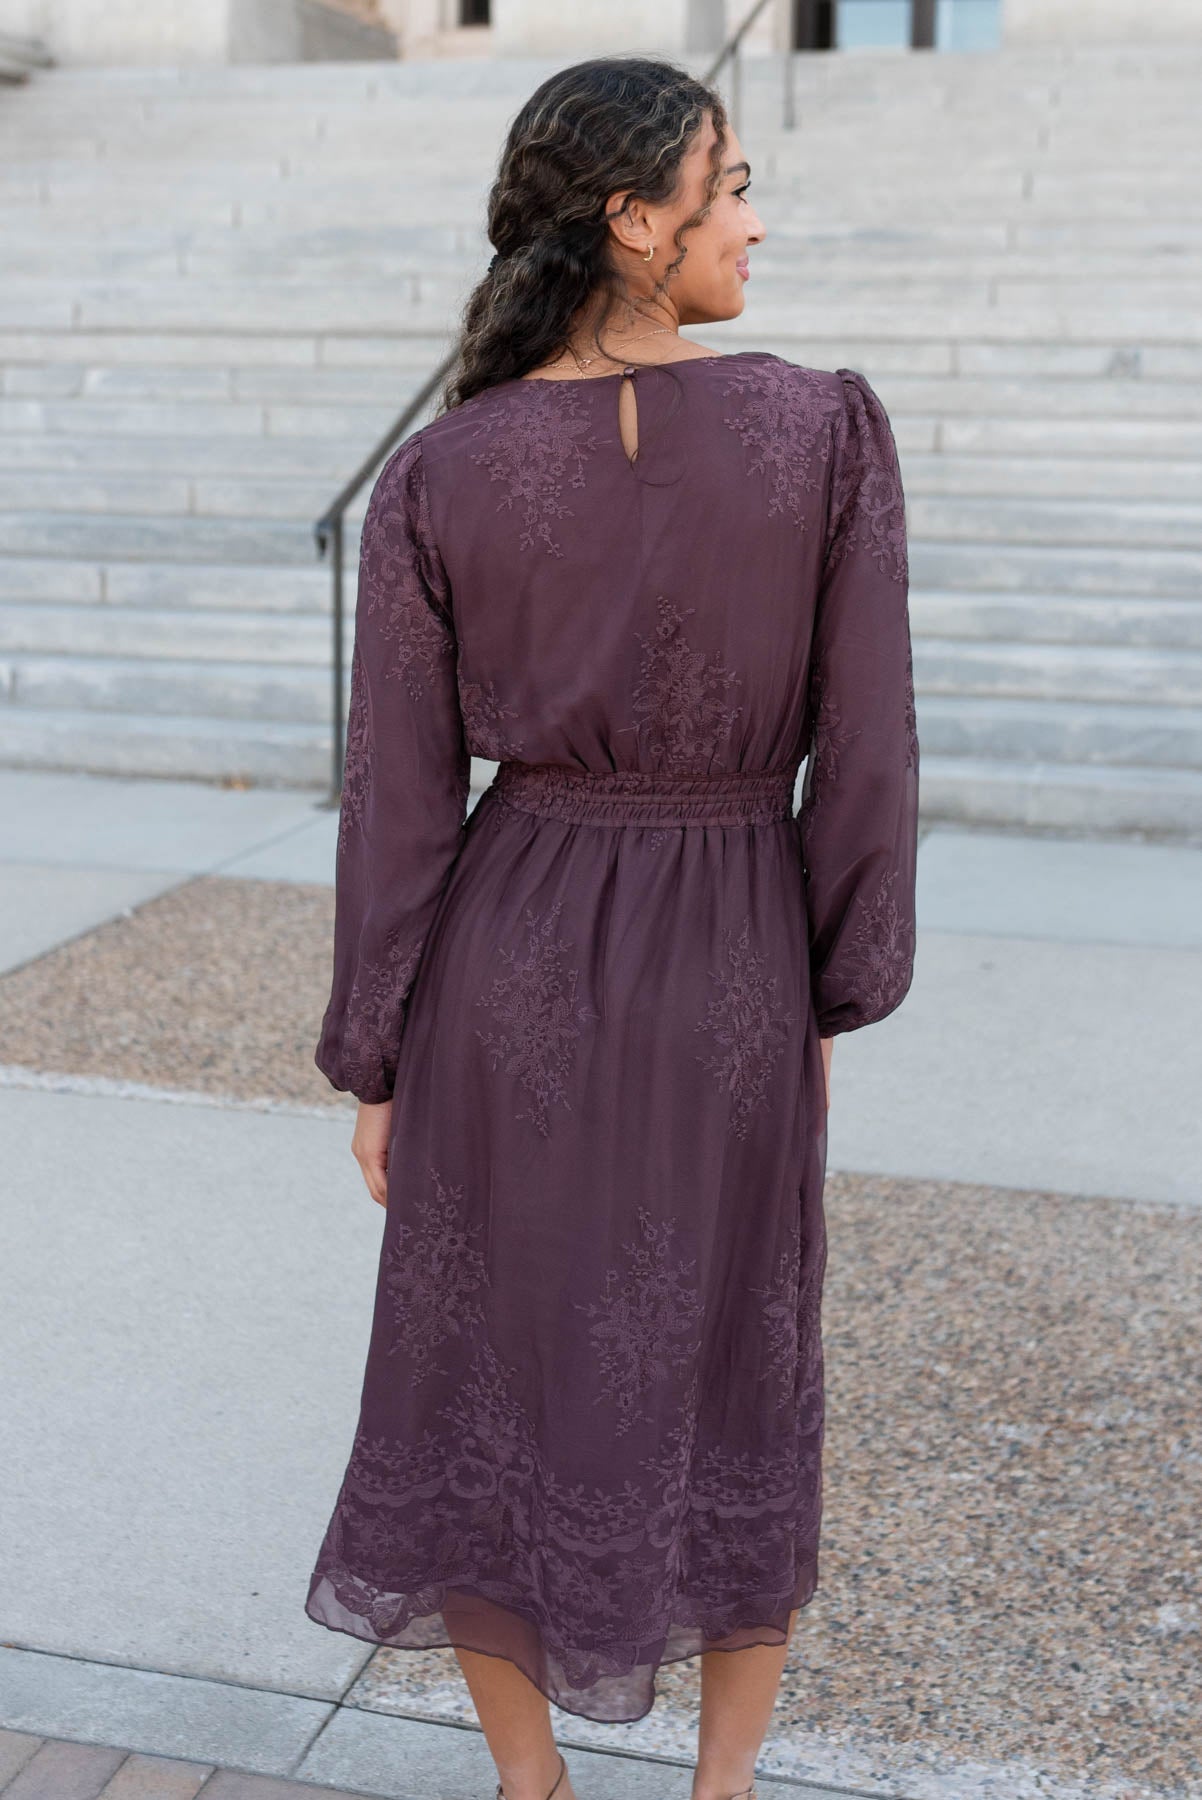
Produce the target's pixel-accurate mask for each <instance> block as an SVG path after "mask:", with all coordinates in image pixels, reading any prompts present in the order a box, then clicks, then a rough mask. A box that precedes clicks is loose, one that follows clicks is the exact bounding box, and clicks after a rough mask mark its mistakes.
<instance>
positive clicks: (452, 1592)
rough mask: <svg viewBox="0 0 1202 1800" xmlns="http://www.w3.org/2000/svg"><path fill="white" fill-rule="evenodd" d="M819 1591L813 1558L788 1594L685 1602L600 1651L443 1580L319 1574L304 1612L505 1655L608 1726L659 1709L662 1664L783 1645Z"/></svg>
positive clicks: (583, 1714) (361, 1628) (384, 1639)
mask: <svg viewBox="0 0 1202 1800" xmlns="http://www.w3.org/2000/svg"><path fill="white" fill-rule="evenodd" d="M339 1588H344V1591H347V1592H348V1594H349V1591H350V1590H352V1589H353V1590H355V1591H356V1592H357V1595H358V1598H359V1602H360V1604H359V1606H358V1607H357V1606H355V1605H352V1604H348V1603H347V1601H346V1600H343V1599H340V1598H339ZM817 1589H818V1558H817V1557H816V1556H815V1557H813V1558H811V1559H810V1560H808V1561H806V1562H805V1563H804V1564H803V1566H802V1568H801V1569H800V1571H799V1573H798V1577H797V1581H796V1583H795V1584H794V1587H793V1590H792V1592H791V1593H790V1594H789V1595H787V1596H785V1597H780V1596H765V1595H759V1596H756V1597H755V1598H753V1599H750V1600H747V1601H744V1602H741V1603H740V1604H738V1605H730V1606H727V1607H726V1608H724V1609H722V1611H723V1612H724V1614H725V1617H722V1616H719V1617H715V1616H713V1614H712V1613H711V1614H709V1616H706V1617H702V1616H690V1615H702V1614H703V1613H705V1611H706V1609H705V1608H703V1607H702V1606H700V1605H690V1603H689V1601H688V1600H687V1598H680V1599H678V1600H677V1602H676V1605H675V1606H674V1608H673V1616H672V1617H671V1618H670V1619H668V1620H667V1621H665V1622H664V1624H663V1625H662V1627H660V1628H657V1631H656V1633H655V1635H654V1636H652V1637H651V1638H649V1639H648V1640H647V1641H645V1642H643V1643H639V1644H633V1643H629V1642H627V1643H620V1644H612V1645H610V1646H607V1647H604V1648H601V1649H598V1648H597V1647H596V1646H595V1645H593V1646H589V1647H588V1648H580V1649H577V1648H574V1647H573V1646H570V1645H566V1644H552V1643H551V1642H550V1641H549V1640H548V1639H547V1638H546V1636H545V1635H544V1633H543V1631H542V1630H541V1629H540V1627H539V1625H538V1624H537V1623H536V1622H535V1621H534V1620H533V1619H530V1618H527V1617H526V1616H525V1615H523V1614H522V1613H520V1612H518V1611H517V1610H516V1609H515V1608H513V1607H512V1606H506V1605H504V1604H502V1603H500V1602H498V1601H496V1600H493V1599H491V1598H489V1597H488V1596H487V1595H485V1594H482V1593H480V1592H479V1591H477V1590H473V1589H472V1588H471V1587H469V1586H466V1585H461V1586H459V1587H456V1588H454V1589H452V1588H451V1587H450V1585H449V1584H447V1583H440V1584H438V1585H437V1586H432V1587H430V1588H428V1589H426V1590H425V1591H424V1592H421V1593H414V1594H409V1595H405V1594H393V1593H389V1592H386V1591H385V1590H384V1589H381V1588H376V1587H373V1586H371V1585H370V1584H369V1583H366V1582H364V1581H363V1580H361V1579H360V1578H359V1577H356V1576H349V1575H348V1576H346V1577H345V1578H344V1579H343V1578H340V1579H339V1580H337V1581H336V1580H335V1579H334V1578H333V1577H332V1576H331V1574H330V1573H329V1572H328V1571H326V1572H315V1573H314V1575H313V1577H312V1580H311V1582H310V1585H309V1594H308V1598H307V1600H306V1602H305V1612H306V1614H307V1615H308V1617H309V1618H310V1619H312V1620H313V1621H314V1623H315V1624H318V1625H324V1626H325V1627H326V1628H327V1629H328V1630H330V1631H341V1632H344V1633H346V1634H347V1635H348V1636H349V1637H355V1638H359V1639H361V1640H362V1641H364V1642H366V1643H371V1644H379V1645H381V1646H383V1647H385V1648H387V1649H391V1650H443V1649H451V1648H458V1649H463V1650H474V1651H477V1652H478V1653H479V1654H481V1655H484V1656H498V1657H501V1658H503V1659H504V1660H505V1661H507V1662H512V1663H514V1664H515V1665H516V1666H517V1667H518V1668H519V1669H520V1670H521V1671H522V1673H523V1674H524V1675H525V1676H526V1677H527V1679H528V1680H529V1681H531V1682H533V1684H534V1686H535V1687H537V1688H538V1689H539V1691H540V1692H541V1693H542V1694H543V1695H544V1696H545V1698H546V1699H547V1700H549V1701H550V1702H551V1704H552V1705H553V1706H557V1707H558V1708H559V1709H560V1711H561V1712H566V1713H571V1714H572V1715H573V1716H575V1717H576V1718H581V1719H591V1720H593V1721H595V1722H596V1723H599V1724H603V1725H632V1724H635V1723H637V1722H638V1720H640V1719H645V1718H646V1717H647V1715H648V1713H649V1712H650V1711H651V1709H652V1707H653V1706H654V1705H655V1700H656V1695H657V1689H656V1685H655V1672H656V1670H657V1669H658V1668H661V1667H663V1666H664V1665H665V1664H667V1663H676V1662H687V1661H690V1660H691V1659H692V1658H693V1657H696V1656H700V1655H702V1654H703V1653H707V1652H709V1651H710V1650H724V1651H731V1650H744V1649H751V1648H752V1647H754V1646H755V1645H757V1644H761V1645H762V1644H774V1645H780V1644H783V1643H784V1642H785V1638H786V1635H787V1629H788V1621H789V1616H790V1614H791V1613H793V1612H794V1611H795V1610H797V1609H799V1608H803V1607H805V1606H808V1605H809V1603H810V1601H811V1600H812V1599H813V1598H814V1595H815V1594H816V1592H817ZM448 1602H453V1604H448ZM423 1607H424V1608H425V1610H424V1611H419V1610H415V1608H423ZM367 1609H370V1611H369V1610H367ZM389 1618H393V1619H398V1618H399V1619H402V1620H404V1623H402V1624H398V1625H396V1626H395V1627H391V1626H389V1625H388V1624H386V1623H385V1621H386V1620H387V1619H389ZM377 1620H378V1621H379V1623H376V1622H373V1621H377Z"/></svg>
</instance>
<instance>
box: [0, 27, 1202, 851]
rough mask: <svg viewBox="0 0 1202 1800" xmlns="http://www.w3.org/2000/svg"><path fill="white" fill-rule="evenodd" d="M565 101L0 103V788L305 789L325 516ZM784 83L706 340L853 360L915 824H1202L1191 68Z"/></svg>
mask: <svg viewBox="0 0 1202 1800" xmlns="http://www.w3.org/2000/svg"><path fill="white" fill-rule="evenodd" d="M549 67H550V65H545V64H535V63H531V62H525V61H520V60H517V59H508V58H506V59H500V60H498V61H496V62H491V61H489V62H477V61H475V60H473V59H468V58H462V57H457V58H455V59H454V60H451V61H433V62H428V63H416V62H411V63H400V64H395V65H392V64H381V63H373V64H362V65H353V64H345V63H342V64H327V65H318V64H305V65H299V66H293V67H273V68H266V67H263V68H253V67H248V66H243V67H236V68H232V69H220V68H207V69H201V68H195V69H188V70H178V69H177V70H153V69H128V70H104V71H87V70H80V69H63V70H53V71H51V72H49V73H47V74H46V75H44V76H42V77H41V78H40V79H39V81H38V82H37V83H36V84H34V85H33V86H31V87H29V88H22V89H19V90H14V91H13V92H12V93H11V94H9V95H7V96H6V98H5V104H4V106H3V107H0V227H2V228H3V231H4V238H5V254H6V281H5V284H4V287H3V289H2V290H0V763H14V764H26V765H30V766H47V767H56V768H64V767H79V768H87V769H97V770H105V769H111V770H115V771H118V772H122V773H127V772H133V771H135V770H138V771H144V772H148V773H161V774H165V775H180V774H186V775H192V776H196V777H199V778H206V779H222V780H249V781H264V782H285V783H288V782H300V783H304V784H313V785H324V784H325V782H326V780H327V778H328V765H329V731H328V723H327V717H328V705H329V673H328V665H329V621H328V605H329V571H328V568H327V567H326V566H324V565H323V564H320V563H319V562H318V561H317V559H316V554H315V546H314V541H313V537H312V531H311V521H312V519H313V518H314V517H315V516H316V514H317V513H318V512H320V511H321V510H322V509H323V508H324V506H325V505H326V503H327V502H328V500H329V499H330V497H331V496H332V494H333V493H334V492H335V491H336V490H337V488H338V487H339V486H340V485H341V483H342V481H343V480H344V479H345V477H346V475H347V474H348V473H349V472H350V471H351V470H352V469H353V468H354V467H355V466H356V465H357V464H358V462H359V460H360V459H361V457H362V456H363V454H364V453H365V452H366V450H367V449H368V447H369V446H370V444H371V443H372V442H373V441H374V440H375V439H376V438H377V436H378V435H379V434H380V433H381V432H382V431H383V430H384V429H386V427H387V426H388V425H389V424H390V423H391V422H392V420H393V418H394V417H395V416H396V414H397V413H398V412H399V411H400V410H401V408H402V406H403V405H404V404H405V403H406V401H407V399H408V398H409V396H410V395H412V394H413V393H414V392H416V390H417V388H418V387H419V386H420V384H421V382H422V381H423V380H424V378H425V376H426V373H427V371H428V370H429V369H430V368H431V367H432V366H433V364H434V363H435V362H436V361H437V360H438V359H439V358H440V357H441V355H442V354H443V353H444V351H445V350H446V349H447V348H449V344H450V339H449V336H448V333H449V329H450V327H451V325H452V323H453V321H454V319H455V317H456V316H457V314H458V311H459V307H460V306H461V304H462V301H463V298H464V296H465V293H466V291H467V288H468V286H469V285H470V282H471V281H472V280H473V279H474V278H475V275H476V274H477V273H478V271H479V269H480V268H481V267H482V266H483V262H484V260H485V255H486V251H485V247H484V245H483V243H482V241H481V238H480V232H479V220H480V216H481V210H482V198H483V193H484V191H485V188H486V185H487V181H488V179H489V176H490V174H491V170H492V166H493V163H494V161H495V155H496V149H497V145H498V143H499V141H500V139H501V137H502V135H503V131H504V128H505V125H506V124H507V122H508V119H509V117H510V116H511V115H512V111H513V109H514V106H515V104H516V103H517V102H518V101H520V99H521V98H524V97H525V95H526V93H528V92H529V90H530V88H531V87H532V86H533V85H534V83H535V82H536V81H537V80H538V79H540V78H541V76H542V75H543V74H544V73H545V72H546V71H547V69H548V68H549ZM796 69H797V95H798V110H799V117H800V120H801V124H800V128H799V129H798V130H797V131H796V132H794V133H785V132H782V131H780V130H779V129H778V128H777V119H778V116H779V106H778V86H779V65H778V64H777V63H775V61H773V62H772V63H771V64H769V63H763V64H757V63H756V62H754V61H753V62H752V63H751V64H750V65H749V67H748V71H747V77H746V87H745V95H746V108H747V110H746V113H745V118H744V126H743V134H744V136H745V138H747V140H748V142H749V143H751V144H752V146H753V147H752V149H751V151H750V153H751V154H752V156H753V158H754V160H755V163H756V198H757V203H758V204H759V206H760V210H761V211H762V213H763V214H764V216H765V218H766V220H767V222H768V225H769V230H770V237H769V240H768V241H767V242H766V243H765V245H764V246H763V248H762V249H761V250H759V251H758V252H757V255H756V258H755V262H754V271H755V273H754V283H753V287H752V289H751V290H750V292H749V297H748V299H749V304H748V311H747V313H746V315H745V316H744V319H743V320H741V321H739V322H738V325H737V328H736V329H732V328H730V327H721V326H719V327H713V328H710V329H708V330H704V331H702V330H698V331H697V332H696V333H692V332H690V335H696V336H697V337H698V338H699V339H700V340H701V341H710V342H714V343H716V344H720V345H721V347H723V348H727V349H743V348H766V349H775V350H779V351H780V352H781V353H782V354H784V355H787V356H791V357H793V358H795V359H796V360H798V361H802V362H809V363H812V364H815V365H817V366H819V367H825V368H834V367H836V366H838V365H850V366H852V367H858V368H862V369H863V370H864V371H865V373H867V374H868V376H869V378H870V379H871V380H872V381H873V384H874V386H876V388H877V389H878V391H879V392H880V394H881V396H882V398H883V399H884V401H885V403H886V405H887V406H888V408H889V411H890V415H891V417H892V420H893V423H894V427H895V431H896V433H897V437H898V442H899V445H900V447H901V451H902V457H903V464H904V473H905V478H906V497H907V508H908V516H909V524H910V536H911V577H912V621H913V631H914V666H915V678H916V685H917V705H918V719H919V735H920V739H921V742H922V746H923V800H924V806H925V808H926V810H927V813H928V814H929V816H932V817H935V816H944V817H951V818H958V819H980V820H983V821H988V822H990V823H997V822H1007V821H1009V822H1013V823H1021V824H1024V825H1028V826H1043V825H1047V826H1049V827H1051V826H1059V827H1079V828H1081V829H1086V830H1106V829H1113V830H1121V831H1145V832H1151V833H1156V834H1161V833H1164V834H1171V833H1180V832H1190V833H1197V832H1202V605H1200V604H1199V602H1200V601H1202V304H1200V302H1202V206H1200V205H1199V202H1198V198H1197V192H1196V184H1195V183H1194V181H1193V177H1192V163H1193V161H1194V160H1196V147H1197V124H1196V101H1195V95H1196V91H1197V86H1198V81H1199V78H1200V77H1202V54H1198V53H1195V52H1190V51H1181V50H1179V49H1176V48H1172V49H1168V50H1159V51H1158V50H1154V49H1149V50H1132V49H1130V48H1127V49H1124V50H1121V51H1112V52H1108V51H1102V50H1093V51H1072V50H1065V49H1060V50H1052V51H1036V50H1026V51H1004V52H997V53H988V54H983V53H982V54H972V55H968V54H965V55H959V56H951V55H947V56H935V57H932V56H928V57H910V56H904V55H895V54H892V53H880V54H878V53H870V52H857V53H855V54H854V55H850V54H849V55H846V56H825V57H824V56H815V57H807V58H799V59H798V60H797V65H796ZM748 121H751V123H748ZM748 134H750V135H748ZM882 141H883V142H887V143H888V144H889V146H890V153H889V156H888V158H887V159H881V158H879V157H877V156H876V155H875V154H874V153H873V152H872V149H871V147H872V146H873V145H876V144H879V143H880V142H882ZM402 156H403V157H404V158H405V159H406V166H407V170H408V174H407V178H406V180H405V181H404V182H399V181H397V182H388V183H384V184H381V183H379V182H372V181H367V180H365V179H364V171H365V169H370V168H372V167H377V166H384V165H387V164H388V162H389V160H390V159H399V158H400V157H402ZM815 168H820V169H821V170H822V171H823V178H822V181H821V183H815V181H814V179H813V171H814V169H815ZM432 199H433V202H434V204H432ZM365 500H366V495H362V496H360V499H359V501H358V502H357V504H356V506H355V508H354V509H353V510H352V512H351V514H350V515H349V516H348V536H347V545H346V559H347V573H348V595H349V596H351V597H352V600H353V574H354V562H355V542H354V540H355V536H356V532H357V528H358V522H359V520H360V519H361V516H362V508H363V505H364V504H365ZM486 770H487V765H485V766H484V770H483V771H481V773H484V772H485V771H486Z"/></svg>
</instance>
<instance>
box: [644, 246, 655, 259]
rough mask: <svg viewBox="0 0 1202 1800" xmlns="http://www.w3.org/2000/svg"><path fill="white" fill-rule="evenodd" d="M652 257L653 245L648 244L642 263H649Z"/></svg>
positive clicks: (653, 253) (653, 252)
mask: <svg viewBox="0 0 1202 1800" xmlns="http://www.w3.org/2000/svg"><path fill="white" fill-rule="evenodd" d="M654 255H655V245H654V244H648V245H647V254H646V256H645V257H644V258H643V261H644V262H650V261H651V258H652V257H653V256H654Z"/></svg>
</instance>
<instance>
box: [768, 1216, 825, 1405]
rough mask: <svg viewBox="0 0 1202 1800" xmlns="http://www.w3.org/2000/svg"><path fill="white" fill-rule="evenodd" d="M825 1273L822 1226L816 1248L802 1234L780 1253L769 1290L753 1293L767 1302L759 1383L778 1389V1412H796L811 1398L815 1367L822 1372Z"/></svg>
mask: <svg viewBox="0 0 1202 1800" xmlns="http://www.w3.org/2000/svg"><path fill="white" fill-rule="evenodd" d="M825 1268H826V1233H825V1227H824V1225H821V1224H820V1226H819V1240H818V1242H817V1244H813V1243H808V1242H807V1238H806V1234H805V1231H804V1229H799V1230H798V1232H797V1234H796V1235H795V1236H792V1237H791V1239H790V1241H789V1243H787V1244H786V1245H785V1247H784V1249H783V1250H782V1251H781V1252H780V1255H779V1256H778V1258H777V1263H776V1268H775V1270H774V1272H773V1276H772V1279H771V1281H770V1282H769V1283H768V1285H767V1286H766V1287H756V1288H752V1289H751V1292H752V1293H753V1294H755V1295H756V1297H757V1298H758V1299H760V1300H761V1301H762V1302H763V1306H762V1308H761V1311H760V1319H759V1323H760V1326H761V1328H762V1332H763V1337H762V1342H761V1350H762V1354H763V1357H764V1367H763V1368H762V1369H761V1370H760V1374H759V1377H758V1379H759V1382H760V1383H761V1384H762V1383H765V1382H766V1383H769V1384H770V1385H771V1386H772V1387H773V1389H774V1391H775V1395H776V1401H775V1404H776V1407H777V1410H778V1411H779V1410H780V1409H781V1408H782V1407H785V1406H788V1407H790V1408H795V1407H796V1404H797V1399H798V1396H799V1393H806V1392H811V1390H812V1381H813V1371H814V1367H815V1364H817V1365H818V1367H819V1372H821V1358H822V1322H821V1321H822V1286H823V1276H824V1272H825ZM811 1397H812V1396H811ZM819 1397H820V1396H819Z"/></svg>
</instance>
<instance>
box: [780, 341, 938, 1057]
mask: <svg viewBox="0 0 1202 1800" xmlns="http://www.w3.org/2000/svg"><path fill="white" fill-rule="evenodd" d="M836 373H837V374H838V375H839V377H840V378H841V380H842V383H843V406H842V409H841V410H840V411H839V412H838V413H837V414H836V416H835V419H834V424H833V434H832V444H831V475H830V489H829V503H828V511H827V531H826V545H825V555H824V565H823V574H822V580H821V584H820V588H819V593H818V599H817V607H816V613H815V624H814V639H813V646H812V652H811V660H810V685H809V694H808V701H809V704H808V708H807V715H808V719H809V722H810V733H811V735H810V747H809V756H808V760H807V763H806V775H805V784H804V788H803V793H802V802H801V808H800V811H799V813H798V824H799V828H800V833H801V844H802V856H803V863H804V870H805V882H806V900H807V911H808V935H809V945H810V972H811V983H812V992H813V997H814V1007H815V1011H816V1014H817V1020H818V1029H819V1034H820V1035H821V1036H822V1037H833V1036H835V1035H836V1034H838V1033H840V1032H844V1031H855V1030H857V1029H858V1028H859V1027H860V1026H862V1025H871V1024H873V1023H875V1022H876V1021H877V1020H878V1019H883V1018H885V1017H886V1015H887V1014H889V1013H891V1012H893V1011H894V1009H895V1008H896V1007H898V1006H900V1004H901V1002H902V1001H903V1000H904V999H905V996H906V994H907V992H908V991H909V988H910V984H911V982H912V980H913V974H914V944H915V933H914V925H915V918H914V897H915V896H914V883H915V873H916V865H917V849H918V732H917V727H916V722H915V713H914V675H913V662H912V659H911V644H910V620H909V611H908V601H909V562H908V556H907V547H906V517H905V500H904V495H903V491H902V481H901V472H900V469H899V466H898V457H897V447H896V445H895V443H894V439H893V432H892V429H891V427H890V424H889V420H888V417H887V415H886V413H885V409H884V407H883V406H882V405H881V402H880V400H879V399H878V398H877V396H876V394H875V393H874V392H873V390H872V388H871V387H870V386H869V384H868V382H867V381H866V380H865V378H864V376H863V375H861V374H859V373H858V372H857V371H856V370H854V369H838V370H837V371H836Z"/></svg>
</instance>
